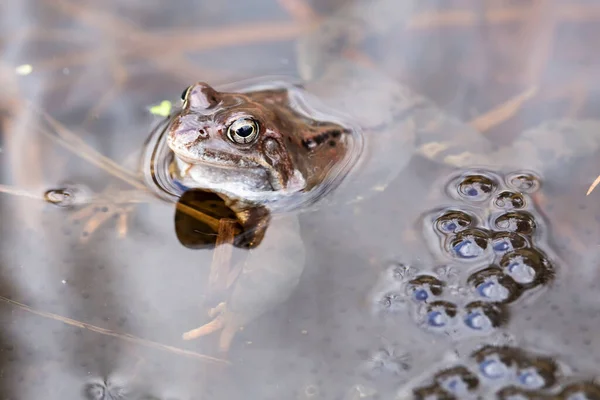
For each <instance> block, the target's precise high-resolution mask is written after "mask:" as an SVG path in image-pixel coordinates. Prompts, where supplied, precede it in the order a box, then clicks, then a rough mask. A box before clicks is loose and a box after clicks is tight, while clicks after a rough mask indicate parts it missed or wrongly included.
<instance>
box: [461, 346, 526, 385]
mask: <svg viewBox="0 0 600 400" xmlns="http://www.w3.org/2000/svg"><path fill="white" fill-rule="evenodd" d="M472 357H473V358H474V359H475V361H476V362H477V363H478V364H479V372H480V373H481V375H483V376H484V377H485V378H488V379H494V380H495V379H501V378H505V377H508V376H509V375H510V373H511V370H513V368H514V367H515V366H516V365H517V362H518V360H519V359H520V357H519V354H518V351H517V350H515V349H513V348H510V347H505V346H484V347H483V348H481V349H480V350H477V351H476V352H474V353H473V355H472Z"/></svg>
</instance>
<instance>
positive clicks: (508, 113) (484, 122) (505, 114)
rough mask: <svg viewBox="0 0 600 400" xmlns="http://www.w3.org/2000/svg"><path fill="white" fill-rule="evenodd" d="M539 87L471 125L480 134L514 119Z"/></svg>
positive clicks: (502, 105)
mask: <svg viewBox="0 0 600 400" xmlns="http://www.w3.org/2000/svg"><path fill="white" fill-rule="evenodd" d="M537 91H538V89H537V87H532V88H529V89H527V90H526V91H525V92H523V93H521V94H519V95H517V96H515V97H513V98H511V99H509V100H507V101H505V102H504V103H502V104H500V105H499V106H497V107H496V108H494V109H492V110H490V111H488V112H487V113H485V114H483V115H480V116H479V117H477V118H475V119H474V120H472V121H471V122H470V125H471V126H472V127H473V128H475V129H476V130H478V131H479V132H486V131H489V130H490V129H492V128H494V127H495V126H498V125H499V124H501V123H502V122H504V121H506V120H508V119H509V118H511V117H513V116H514V115H515V114H516V113H517V112H518V111H519V109H520V108H521V107H522V106H523V103H525V102H526V101H527V100H529V99H531V98H532V97H533V96H535V94H536V93H537Z"/></svg>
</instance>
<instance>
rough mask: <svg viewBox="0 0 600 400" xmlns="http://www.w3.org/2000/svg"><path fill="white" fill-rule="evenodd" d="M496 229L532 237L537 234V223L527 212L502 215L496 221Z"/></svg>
mask: <svg viewBox="0 0 600 400" xmlns="http://www.w3.org/2000/svg"><path fill="white" fill-rule="evenodd" d="M494 226H495V227H496V229H498V230H501V231H507V232H516V233H520V234H522V235H527V236H530V235H532V234H533V233H534V232H535V229H536V223H535V219H534V218H533V216H532V215H531V214H529V213H527V212H509V213H506V214H502V215H501V216H499V217H498V218H496V221H494Z"/></svg>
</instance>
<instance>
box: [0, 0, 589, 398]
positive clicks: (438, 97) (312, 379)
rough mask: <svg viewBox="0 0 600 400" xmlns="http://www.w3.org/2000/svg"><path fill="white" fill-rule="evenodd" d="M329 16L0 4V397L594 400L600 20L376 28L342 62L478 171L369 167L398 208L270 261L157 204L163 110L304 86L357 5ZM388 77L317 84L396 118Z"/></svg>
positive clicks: (277, 234) (188, 5)
mask: <svg viewBox="0 0 600 400" xmlns="http://www.w3.org/2000/svg"><path fill="white" fill-rule="evenodd" d="M312 3H313V4H311V2H308V1H307V2H304V1H298V0H294V1H292V0H279V1H274V0H253V1H252V2H248V3H247V4H246V3H244V4H243V5H242V4H241V3H240V2H233V1H226V2H220V3H218V4H217V2H197V1H195V2H191V1H187V0H181V1H177V2H175V3H172V4H171V3H169V5H166V4H160V3H158V2H147V1H145V2H137V1H132V2H128V3H127V4H126V5H125V4H117V3H112V2H105V3H102V4H100V3H97V2H76V1H70V0H64V1H58V2H57V1H44V0H31V1H16V0H13V1H8V2H4V3H2V4H1V5H0V15H2V17H1V19H0V21H1V23H0V31H1V32H2V35H1V36H2V39H1V41H0V43H1V44H0V46H2V47H1V48H2V56H3V57H2V61H1V62H0V81H1V82H2V87H3V89H2V93H0V164H1V166H2V167H1V168H0V171H1V173H0V179H1V180H0V190H1V192H2V193H1V194H0V221H2V225H1V227H0V229H1V231H0V232H1V233H0V238H1V241H0V273H1V277H2V279H1V280H0V303H1V306H0V315H1V321H2V324H1V326H2V330H1V331H0V346H1V347H0V348H1V352H2V355H3V356H2V357H1V361H0V363H1V365H0V371H2V373H0V377H1V378H0V393H2V394H3V395H4V397H7V398H18V399H36V398H50V399H72V398H73V399H74V398H83V399H118V398H123V399H125V398H127V399H189V398H199V397H200V398H211V399H212V398H215V399H224V398H227V399H229V398H231V399H233V398H242V397H248V398H260V399H269V398H294V399H300V398H323V399H335V398H343V399H358V398H394V396H397V397H398V398H407V397H408V398H410V397H411V396H415V397H418V396H421V397H422V398H425V395H427V394H428V395H430V396H434V398H452V396H454V397H456V398H470V397H469V396H471V397H472V398H476V396H477V395H485V394H487V395H491V394H492V393H497V396H499V398H507V399H509V398H560V399H562V398H564V399H579V398H590V399H591V398H598V392H599V389H598V387H597V385H598V382H595V381H594V379H595V378H597V365H598V364H599V363H600V357H599V356H598V349H600V336H598V335H597V334H596V330H597V329H596V328H597V327H598V326H599V324H600V312H599V310H600V302H599V301H598V299H597V296H596V295H595V294H596V293H598V290H599V287H598V282H599V279H600V274H599V273H598V261H597V260H598V255H599V251H598V250H599V249H600V247H599V246H598V245H599V244H600V243H599V239H598V238H600V225H599V222H600V202H598V201H597V199H596V196H597V195H598V192H597V190H596V191H594V192H592V194H591V195H590V196H587V197H586V196H585V193H586V191H587V188H588V186H589V185H590V183H591V182H592V181H593V180H594V178H595V177H596V176H597V175H598V173H599V172H600V158H599V157H598V151H599V144H600V133H599V132H600V129H598V127H599V126H600V124H599V123H598V122H597V121H595V119H598V118H599V117H600V115H599V113H598V99H599V96H598V87H597V77H596V73H597V72H596V71H597V69H598V68H597V67H598V64H599V62H600V59H598V54H597V52H594V51H591V50H593V48H594V47H593V43H594V42H593V41H592V40H593V39H594V38H595V37H597V35H598V33H599V32H598V23H597V22H598V21H597V20H598V18H599V15H600V3H598V2H596V1H581V2H580V1H577V2H573V1H554V2H542V1H534V0H531V1H525V2H521V3H519V4H515V3H514V2H503V1H489V2H483V3H482V2H472V1H470V0H456V1H452V2H447V3H446V2H444V4H439V3H440V2H436V1H430V2H429V1H428V2H423V4H419V6H418V7H417V6H415V10H414V14H411V15H404V17H406V18H407V19H408V20H409V25H408V26H409V27H408V29H407V30H406V31H403V30H400V29H392V30H391V31H393V32H391V31H385V30H384V31H379V32H378V31H377V30H375V34H374V35H372V36H373V37H369V38H368V40H366V42H365V43H366V44H363V45H361V46H362V47H360V48H359V50H361V51H362V52H358V53H356V52H355V53H352V52H351V51H349V52H346V53H345V56H347V57H349V58H350V59H352V60H354V61H356V62H357V63H358V64H360V65H363V66H364V65H368V64H375V65H377V66H379V67H381V69H382V70H383V71H385V72H386V73H387V74H388V77H387V78H388V79H397V80H401V81H403V82H408V84H409V86H410V87H411V88H413V89H414V90H416V91H418V92H419V93H424V94H426V95H427V96H428V97H430V98H431V99H433V100H434V101H435V102H437V103H438V104H440V106H441V107H442V108H444V109H445V110H446V111H448V112H449V113H451V114H452V115H455V116H457V117H459V118H460V119H461V120H464V121H466V122H465V124H464V126H463V125H461V124H459V123H456V124H454V125H452V129H449V130H448V131H447V132H449V133H447V135H452V138H454V134H455V133H456V141H455V142H454V143H453V145H454V147H452V146H451V147H452V149H462V150H464V151H465V152H468V151H472V153H471V154H467V155H465V154H463V153H461V152H458V153H456V154H455V153H452V154H450V151H454V150H452V149H450V148H443V149H442V148H440V147H439V146H438V147H436V146H433V145H429V146H425V148H421V149H419V153H418V154H419V156H415V157H412V158H410V159H409V158H407V157H405V153H406V154H413V153H415V152H414V151H413V150H412V149H411V148H409V147H408V146H407V147H406V148H403V149H402V150H403V153H398V154H396V158H394V157H393V154H392V155H390V156H389V157H387V158H386V159H385V160H384V159H382V160H377V161H378V162H379V161H381V162H379V163H378V164H377V165H379V166H385V165H389V166H390V168H392V169H393V168H396V169H398V170H400V169H401V170H400V171H396V170H394V171H393V172H394V173H393V174H392V173H391V172H390V171H391V170H390V171H388V172H389V173H390V175H397V176H396V177H395V179H394V180H393V181H392V182H391V183H389V184H388V185H387V186H386V187H385V191H382V189H383V188H381V187H380V188H379V190H375V193H369V196H365V198H363V199H358V198H352V199H349V200H352V202H351V203H346V202H338V203H332V204H329V205H328V206H327V207H323V208H317V209H315V210H313V211H311V212H307V213H304V214H300V215H298V216H295V215H292V216H289V215H288V216H281V217H276V218H274V219H273V220H272V221H271V223H270V228H269V229H268V230H267V232H266V234H265V237H264V239H263V241H262V242H261V245H259V246H258V247H257V248H255V249H252V250H248V249H246V248H244V246H230V247H227V246H228V245H227V244H225V245H222V246H219V249H220V250H219V251H220V252H219V251H216V252H215V250H214V248H213V246H212V245H210V246H206V245H205V244H206V243H207V242H208V243H209V244H212V242H213V239H214V240H215V241H216V240H217V239H216V236H215V235H217V234H218V232H219V228H218V226H217V227H215V226H212V225H210V224H209V225H206V224H204V225H201V224H194V223H191V222H190V220H185V219H182V218H181V214H178V212H179V211H177V212H176V210H175V204H173V203H169V202H164V201H160V200H158V199H156V198H155V197H154V196H153V195H151V194H150V193H149V192H148V191H147V189H146V187H145V186H144V185H143V184H141V182H142V179H141V178H142V177H141V175H140V174H139V171H137V170H136V163H135V160H136V157H133V158H132V157H130V156H131V154H134V155H135V153H136V152H138V153H139V151H140V150H141V149H142V147H143V144H144V142H145V140H146V138H147V136H148V134H149V132H150V130H151V128H152V127H154V126H156V125H157V124H158V123H159V118H158V117H156V116H153V115H152V114H151V113H150V112H149V108H150V107H151V106H153V105H156V104H160V103H161V102H162V101H163V100H165V99H170V100H175V99H178V97H179V96H180V93H181V91H182V90H183V88H185V87H188V86H189V85H190V84H191V83H193V82H195V81H198V80H203V81H206V82H210V83H211V84H215V85H218V84H221V83H227V82H232V81H236V80H239V79H245V78H254V77H257V76H262V75H271V74H283V75H289V76H292V77H294V78H297V76H298V74H299V73H298V68H297V67H298V65H297V61H298V60H297V57H298V53H297V52H296V51H295V47H294V41H295V40H296V39H297V38H299V37H300V36H301V35H304V34H305V33H306V32H307V30H308V29H309V27H310V26H309V25H308V23H309V22H312V21H314V20H315V19H316V14H317V13H331V12H333V11H334V10H335V9H337V8H338V7H340V5H341V4H342V3H351V1H345V2H342V1H328V2H312ZM385 3H390V2H389V1H387V2H386V1H383V2H382V4H385ZM311 6H312V7H313V8H311ZM382 10H383V11H386V9H379V10H378V13H374V14H372V15H371V14H369V15H365V18H363V19H362V21H363V23H365V24H367V25H369V24H373V21H372V20H369V18H372V17H373V16H378V17H377V18H380V17H381V16H382V15H383V16H385V15H389V16H390V17H394V12H392V11H391V10H390V12H389V13H386V12H384V13H381V11H382ZM395 16H398V15H395ZM344 21H346V20H342V22H344ZM364 21H366V22H364ZM375 25H376V24H375ZM342 26H345V27H350V28H352V27H353V26H354V25H352V24H350V23H348V24H345V25H344V24H342ZM382 26H383V25H382ZM391 26H393V27H397V25H393V24H392V25H391ZM350 30H352V29H350ZM382 32H383V35H379V36H378V34H381V33H382ZM368 33H370V34H372V33H373V31H371V32H368ZM393 33H395V34H396V35H395V36H394V34H393ZM398 43H400V44H402V45H398ZM325 44H327V43H325ZM342 47H343V46H342ZM329 50H330V51H332V52H334V53H335V52H340V53H343V50H344V49H340V48H339V46H337V47H336V46H332V47H331V48H329ZM304 61H306V59H304ZM309 66H310V65H309ZM304 67H306V65H304ZM342 71H346V70H342ZM332 74H334V75H335V73H332ZM357 76H358V77H362V78H364V77H365V76H367V75H354V77H357ZM330 77H331V76H330ZM339 78H340V79H339V82H341V83H343V82H344V78H347V77H343V76H340V77H339ZM382 82H390V81H385V80H381V81H379V80H378V81H377V82H374V81H373V82H364V81H363V82H352V84H350V83H348V86H347V87H345V86H343V85H338V86H335V90H332V88H331V87H328V86H321V87H316V88H313V89H315V92H317V93H321V94H322V95H323V97H327V96H330V99H331V98H332V97H335V96H339V95H340V93H341V94H343V95H345V96H354V97H348V98H352V99H357V98H358V99H364V100H363V101H364V103H361V102H355V103H354V105H357V110H359V111H360V112H363V114H364V113H366V111H365V110H369V107H367V106H371V107H372V108H376V109H377V110H376V111H380V114H384V115H386V114H387V113H386V112H385V110H382V109H381V107H380V106H381V105H382V104H386V103H382V102H381V99H384V100H386V101H389V98H385V97H381V98H375V97H369V96H371V95H373V94H374V93H377V92H381V89H380V88H381V87H384V86H385V85H382ZM378 85H379V86H378ZM532 87H533V88H534V90H532ZM344 88H346V89H348V88H350V89H352V90H350V91H351V93H349V94H347V93H345V92H344V90H343V89H344ZM364 88H367V89H369V88H370V89H371V91H370V92H369V91H363V89H364ZM355 89H356V90H355ZM358 89H360V90H358ZM375 89H376V90H375ZM390 90H391V89H390ZM368 93H371V94H370V95H367V94H368ZM403 93H404V92H403ZM523 93H525V94H526V95H523ZM532 93H533V94H532ZM361 96H364V97H361ZM519 96H521V97H519ZM361 104H364V107H363V108H361V107H360V105H361ZM388 105H389V103H388ZM490 110H492V112H489V111H490ZM488 112H489V113H488ZM423 115H429V114H423ZM563 118H568V119H569V120H568V121H566V122H565V121H562V119H563ZM549 119H555V120H557V121H558V122H548V120H549ZM573 120H574V121H576V122H572V121H573ZM440 121H442V122H444V121H446V120H445V119H444V118H443V117H441V118H440V119H439V120H438V119H436V120H435V121H433V122H432V123H433V125H435V123H439V122H440ZM369 122H374V121H369ZM467 124H468V125H467ZM371 126H377V125H376V124H375V123H372V124H371ZM461 126H462V128H461ZM405 129H406V125H403V128H402V129H401V130H400V132H405ZM475 129H477V130H479V131H481V133H480V135H481V137H482V138H485V139H489V140H490V145H489V146H488V145H485V146H480V144H481V143H480V142H479V141H478V142H477V143H475V142H472V143H471V142H469V140H468V139H469V138H472V137H473V136H469V135H471V134H473V133H477V134H478V135H479V133H478V132H476V131H475ZM442 131H443V129H442ZM463 131H464V133H465V135H464V137H465V138H467V140H466V141H464V140H463V141H460V140H459V136H460V135H459V133H461V132H463ZM427 133H428V132H426V131H425V130H424V131H423V132H420V133H419V135H421V136H417V138H416V139H417V141H416V142H417V144H421V145H422V144H423V143H422V142H419V140H422V139H423V138H425V137H428V136H426V135H427ZM460 137H462V136H460ZM477 137H479V136H477ZM387 138H390V137H387ZM392 138H393V137H392ZM463 139H464V138H463ZM398 143H400V142H399V141H398V142H392V141H389V142H385V141H384V142H378V143H377V146H378V147H377V148H379V149H384V150H389V149H395V148H397V147H394V146H398V145H399V144H398ZM90 148H91V149H93V151H90ZM449 149H450V150H449ZM481 149H486V151H485V152H479V153H478V151H480V150H481ZM94 152H95V153H94ZM435 154H443V155H444V156H455V157H454V160H455V161H456V163H458V161H457V160H459V161H460V162H465V160H467V161H466V163H467V164H468V165H465V166H466V167H469V168H461V169H460V170H456V169H454V168H452V167H450V166H448V165H444V164H443V163H440V162H438V161H439V160H435V159H434V158H435V157H431V156H432V155H434V156H435ZM423 156H425V157H423ZM469 157H470V158H469ZM132 160H133V162H132ZM469 160H471V161H469ZM432 161H435V162H432ZM470 162H472V163H473V164H474V165H470V164H469V163H470ZM386 163H387V164H386ZM401 163H402V165H404V166H405V167H404V168H399V167H398V165H400V164H401ZM456 163H455V164H454V165H456ZM471 167H485V168H481V169H473V168H471ZM367 172H368V171H367ZM363 176H367V177H368V176H369V174H368V173H365V175H363ZM359 183H360V182H359ZM363 183H364V182H363ZM365 187H366V186H365ZM369 187H370V186H369ZM357 188H358V189H359V191H360V185H359V186H357ZM83 200H85V202H84V203H85V204H81V203H80V201H83ZM204 200H206V204H205V206H206V207H208V210H210V209H215V211H214V212H212V211H210V212H209V211H207V214H208V215H209V216H211V218H213V219H216V218H215V217H217V216H223V215H225V214H222V212H225V213H226V211H227V210H225V209H219V204H220V203H217V202H216V200H215V201H214V202H212V203H211V201H213V200H214V199H212V200H211V199H208V200H207V199H204ZM204 200H203V201H204ZM358 200H362V201H358ZM210 204H214V205H215V207H212V208H211V206H210ZM211 212H212V214H211ZM226 216H227V218H229V219H233V215H230V214H226ZM186 221H187V222H186ZM176 228H177V232H176ZM179 228H181V229H183V230H184V231H185V230H186V229H188V231H187V236H185V235H184V236H182V235H181V230H180V229H179ZM207 234H208V235H209V236H210V235H212V236H211V238H210V239H207V238H206V235H207ZM178 235H179V236H178ZM205 239H206V241H205ZM228 252H229V253H228ZM220 257H221V258H220ZM215 259H220V260H223V259H227V260H229V261H230V262H229V264H228V265H229V267H230V269H226V270H225V272H226V274H225V275H219V273H221V272H223V270H216V269H215V268H214V265H215V261H214V260H215ZM243 261H245V262H243ZM215 274H216V275H215ZM213 281H217V282H219V285H221V286H218V288H219V290H213V291H211V288H214V286H211V285H210V282H213ZM223 304H224V305H223ZM211 310H213V312H212V313H210V311H211ZM200 326H202V327H208V328H206V330H204V331H203V332H202V333H211V334H202V335H198V336H199V337H197V338H195V339H194V340H188V341H186V340H184V338H183V337H182V335H183V334H184V333H185V332H189V331H190V330H192V329H195V328H196V327H200ZM213 328H214V329H213ZM224 349H227V350H228V351H227V352H224V351H223V350H224ZM435 396H437V397H435Z"/></svg>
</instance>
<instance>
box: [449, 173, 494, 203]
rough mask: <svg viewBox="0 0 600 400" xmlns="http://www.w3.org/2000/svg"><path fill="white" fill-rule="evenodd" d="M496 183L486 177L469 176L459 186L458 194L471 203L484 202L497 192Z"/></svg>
mask: <svg viewBox="0 0 600 400" xmlns="http://www.w3.org/2000/svg"><path fill="white" fill-rule="evenodd" d="M496 186H497V184H496V182H494V181H493V180H492V179H491V178H488V177H487V176H485V175H467V176H465V177H464V178H463V179H462V180H461V182H460V183H459V184H458V193H459V195H461V197H463V198H464V199H467V200H470V201H482V200H486V199H488V198H489V197H490V195H491V194H492V192H493V191H494V190H496Z"/></svg>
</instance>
